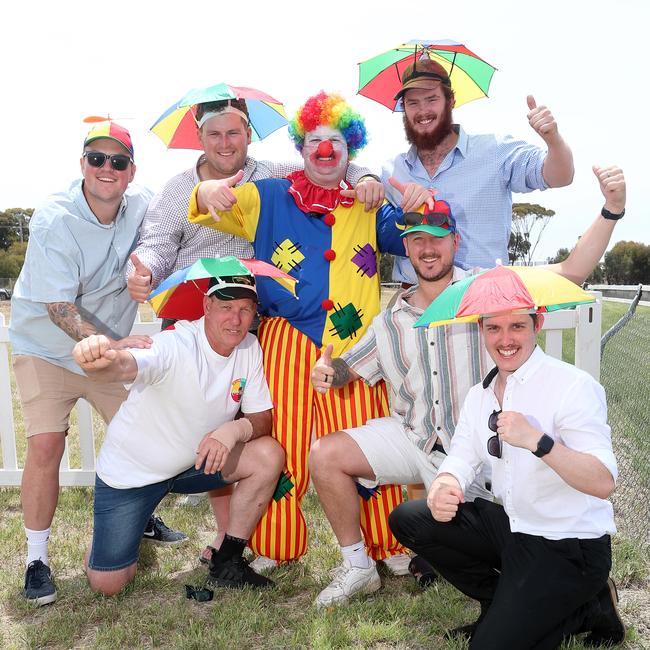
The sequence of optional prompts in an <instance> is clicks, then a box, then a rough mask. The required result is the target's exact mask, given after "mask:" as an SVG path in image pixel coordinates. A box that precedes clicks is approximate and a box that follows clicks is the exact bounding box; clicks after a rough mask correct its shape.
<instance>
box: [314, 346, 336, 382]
mask: <svg viewBox="0 0 650 650" xmlns="http://www.w3.org/2000/svg"><path fill="white" fill-rule="evenodd" d="M332 349H333V346H332V344H331V343H330V344H329V345H328V346H327V347H326V348H325V352H323V354H322V355H321V357H320V359H319V360H318V361H317V362H316V363H315V364H314V367H313V368H312V370H311V383H312V385H313V386H314V388H315V389H316V392H317V393H321V394H323V393H326V392H327V391H328V390H329V389H330V388H331V387H332V379H333V378H334V367H333V366H332Z"/></svg>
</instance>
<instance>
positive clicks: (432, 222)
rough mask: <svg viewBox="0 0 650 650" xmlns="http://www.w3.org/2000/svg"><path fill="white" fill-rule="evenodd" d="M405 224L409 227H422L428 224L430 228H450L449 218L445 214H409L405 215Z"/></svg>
mask: <svg viewBox="0 0 650 650" xmlns="http://www.w3.org/2000/svg"><path fill="white" fill-rule="evenodd" d="M404 223H405V224H406V226H407V227H410V226H420V225H422V224H427V225H428V226H447V227H448V226H449V216H448V215H446V214H445V213H444V212H429V213H428V214H420V213H419V212H407V213H406V214H405V215H404Z"/></svg>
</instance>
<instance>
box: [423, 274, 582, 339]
mask: <svg viewBox="0 0 650 650" xmlns="http://www.w3.org/2000/svg"><path fill="white" fill-rule="evenodd" d="M590 302H594V297H593V296H591V295H590V294H588V293H587V292H586V291H584V290H583V289H581V288H580V287H578V286H577V285H576V284H574V283H573V282H571V281H570V280H567V279H566V278H564V277H562V276H561V275H558V274H557V273H554V272H553V271H551V270H549V269H546V268H539V267H528V266H514V267H512V266H499V267H496V268H495V269H490V270H489V271H484V272H482V273H480V274H478V275H474V276H470V277H468V278H464V279H463V280H461V281H459V282H456V283H455V284H453V285H451V286H449V287H447V288H446V289H445V290H444V291H443V292H442V293H441V294H440V295H439V296H438V298H436V299H435V300H434V301H433V302H432V303H431V305H429V307H427V309H426V310H425V311H424V313H423V314H422V316H421V317H420V318H419V319H418V321H417V322H416V324H415V327H427V326H430V327H433V326H438V325H446V324H454V323H471V322H477V321H478V320H479V319H480V318H481V317H484V316H489V315H494V314H503V313H512V312H516V311H521V310H526V311H538V312H544V311H555V310H558V309H566V308H569V307H575V306H576V305H580V304H586V303H590Z"/></svg>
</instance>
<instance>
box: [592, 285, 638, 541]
mask: <svg viewBox="0 0 650 650" xmlns="http://www.w3.org/2000/svg"><path fill="white" fill-rule="evenodd" d="M639 295H640V294H639ZM636 302H638V300H636V301H635V302H633V303H632V305H630V310H629V311H628V313H627V314H626V315H625V316H624V317H623V318H621V320H620V321H619V322H618V323H616V325H614V326H613V327H612V328H611V329H610V330H609V331H608V332H607V333H606V334H605V335H604V336H603V341H602V346H603V349H602V350H601V352H602V358H601V375H600V377H601V383H602V384H603V386H604V387H605V391H606V393H607V406H608V410H609V424H610V426H611V427H612V441H613V445H614V452H615V454H616V458H617V461H618V470H619V480H618V485H617V487H616V491H615V492H614V494H613V496H612V502H613V504H614V511H615V515H616V525H617V527H618V529H619V532H620V533H621V534H622V535H624V536H625V537H628V538H630V539H633V540H634V541H635V542H637V543H638V544H640V545H641V546H642V547H644V548H645V549H646V550H648V551H649V552H650V418H649V416H648V404H649V403H650V310H647V309H642V310H637V309H636Z"/></svg>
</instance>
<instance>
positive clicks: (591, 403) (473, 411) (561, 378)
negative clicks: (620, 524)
mask: <svg viewBox="0 0 650 650" xmlns="http://www.w3.org/2000/svg"><path fill="white" fill-rule="evenodd" d="M492 377H493V375H492V373H490V375H489V376H488V377H487V378H486V380H485V381H484V382H483V383H482V384H477V385H476V386H474V387H473V388H472V389H471V390H470V392H469V393H468V395H467V399H466V400H465V403H464V405H463V408H462V410H461V414H460V419H459V421H458V424H457V426H456V431H455V434H454V437H453V438H452V441H451V448H450V450H449V455H448V457H447V458H446V459H445V460H444V461H443V463H442V465H441V467H440V470H439V471H440V473H442V472H446V473H449V474H452V475H453V476H454V477H455V478H456V479H457V480H458V481H459V483H460V485H461V488H462V489H463V490H465V489H467V487H468V486H469V485H470V484H471V483H472V481H473V480H474V477H475V475H476V473H477V472H478V471H479V470H480V468H481V467H482V465H483V464H484V463H488V464H489V465H490V467H491V470H492V472H491V473H492V491H493V493H494V495H495V497H496V498H497V499H498V500H499V501H500V502H501V503H502V504H503V507H504V509H505V511H506V514H507V515H508V517H509V519H510V529H511V530H512V532H520V533H527V534H529V535H538V536H540V537H546V538H548V539H564V538H568V537H578V538H583V539H588V538H597V537H601V536H602V535H604V534H606V533H614V532H616V526H615V525H614V513H613V509H612V505H611V503H609V501H607V500H605V499H599V498H597V497H594V496H590V495H588V494H585V493H583V492H580V491H578V490H576V489H574V488H572V487H571V486H569V485H568V484H567V483H566V482H565V481H564V480H563V479H562V478H560V476H559V475H558V474H556V473H555V471H554V470H553V469H551V468H550V467H549V466H548V465H547V464H546V463H545V462H544V460H543V459H542V458H537V457H536V456H535V455H534V454H532V453H531V452H530V451H529V450H528V449H522V448H519V447H513V446H511V445H509V444H508V443H507V442H503V445H502V446H503V453H502V457H501V458H494V457H493V456H490V455H489V454H488V453H487V441H488V438H490V437H491V436H493V435H494V432H493V431H491V430H490V429H489V428H488V418H489V417H490V415H491V414H492V412H493V411H498V410H499V409H500V408H503V410H504V411H517V412H519V413H522V414H523V415H524V416H525V417H526V418H527V420H528V421H529V422H530V424H531V425H532V426H534V427H535V428H536V429H538V430H539V431H542V432H544V433H546V434H547V435H549V436H551V438H553V439H554V440H556V441H558V442H560V443H562V444H563V445H565V446H566V447H568V448H569V449H574V450H575V451H579V452H583V453H587V454H591V455H593V456H595V457H596V458H597V459H598V460H600V462H601V463H603V465H605V467H606V468H607V469H608V470H609V472H610V473H611V474H612V476H613V477H614V480H616V477H617V475H618V471H617V467H616V459H615V458H614V454H613V452H612V442H611V434H610V428H609V426H608V425H607V405H606V402H605V391H604V390H603V388H602V386H601V385H600V384H599V383H598V382H596V381H595V380H594V379H593V378H592V377H591V376H590V375H589V374H587V373H586V372H584V371H582V370H579V369H578V368H575V367H574V366H572V365H570V364H568V363H564V362H562V361H558V360H557V359H554V358H552V357H549V356H548V355H546V354H544V352H542V350H541V349H540V348H539V347H538V348H535V350H534V351H533V353H532V354H531V356H530V357H529V358H528V360H527V361H526V362H525V363H524V364H523V365H522V366H521V367H520V368H519V369H518V370H517V371H516V372H514V373H513V374H511V375H510V376H509V377H508V379H507V382H506V387H505V391H504V396H503V406H502V407H501V406H499V402H498V401H497V398H496V395H495V394H494V390H493V388H492V385H491V381H490V380H491V379H492Z"/></svg>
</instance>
